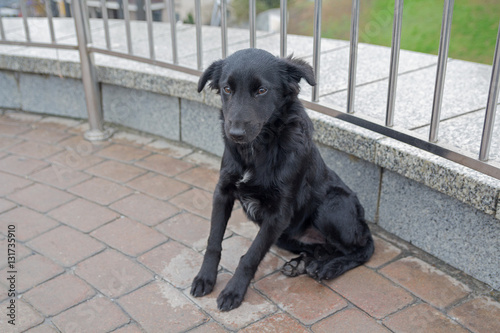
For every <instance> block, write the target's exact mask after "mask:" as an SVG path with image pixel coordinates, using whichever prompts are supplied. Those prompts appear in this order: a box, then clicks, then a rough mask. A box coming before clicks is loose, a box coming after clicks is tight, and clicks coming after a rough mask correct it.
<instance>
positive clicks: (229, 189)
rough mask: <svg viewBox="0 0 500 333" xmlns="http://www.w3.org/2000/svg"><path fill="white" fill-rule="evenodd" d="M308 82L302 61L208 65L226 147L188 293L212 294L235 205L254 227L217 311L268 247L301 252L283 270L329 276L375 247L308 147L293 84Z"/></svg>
mask: <svg viewBox="0 0 500 333" xmlns="http://www.w3.org/2000/svg"><path fill="white" fill-rule="evenodd" d="M301 79H305V80H306V81H307V82H308V83H309V84H310V85H314V84H315V81H314V74H313V71H312V68H311V66H310V65H308V64H307V63H306V62H305V61H302V60H299V59H293V58H291V57H289V58H286V59H282V58H277V57H274V56H272V55H271V54H270V53H268V52H266V51H263V50H258V49H247V50H242V51H238V52H236V53H234V54H233V55H231V56H230V57H228V58H227V59H225V60H219V61H216V62H214V63H213V64H212V65H211V66H210V67H208V68H207V70H206V71H205V72H204V73H203V75H202V76H201V78H200V81H199V84H198V91H201V90H202V89H203V88H204V86H205V85H206V83H207V82H208V81H211V83H210V85H209V86H210V88H212V89H214V90H217V92H218V93H219V94H220V95H221V98H222V112H221V118H222V122H223V137H224V143H225V150H224V155H223V157H222V165H221V170H220V178H219V182H218V184H217V187H216V189H215V193H214V198H213V211H212V222H211V229H210V236H209V238H208V246H207V250H206V253H205V257H204V260H203V264H202V267H201V269H200V272H199V273H198V275H197V276H196V277H195V279H194V281H193V284H192V288H191V294H192V295H194V296H197V297H198V296H203V295H206V294H208V293H210V292H211V291H212V289H213V287H214V284H215V281H216V278H217V267H218V264H219V260H220V256H221V251H222V247H221V243H222V238H223V235H224V232H225V229H226V226H227V221H228V219H229V217H230V215H231V211H232V208H233V204H234V201H235V200H239V201H240V202H241V204H242V206H243V209H244V210H245V212H246V214H247V215H248V217H249V218H250V219H251V220H253V221H254V222H256V223H257V224H258V225H259V226H260V231H259V232H258V234H257V236H256V238H255V240H254V241H253V243H252V245H251V246H250V248H249V249H248V252H247V253H246V254H245V255H244V256H243V257H241V259H240V262H239V265H238V267H237V269H236V271H235V273H234V276H233V277H232V279H231V280H230V281H229V282H228V284H227V285H226V287H225V288H224V290H223V291H222V292H221V293H220V295H219V296H218V298H217V304H218V307H219V309H220V310H222V311H228V310H231V309H234V308H236V307H238V306H239V305H240V304H241V302H242V301H243V298H244V296H245V293H246V290H247V288H248V285H249V284H250V281H251V280H252V278H253V277H254V274H255V271H256V270H257V267H258V265H259V263H260V261H261V260H262V258H263V257H264V255H265V254H266V253H267V252H268V251H269V249H270V247H271V246H272V245H273V244H276V245H278V246H280V247H282V248H284V249H286V250H289V251H292V252H294V253H301V256H300V257H299V258H296V259H294V260H292V261H290V262H289V263H287V264H285V266H284V267H283V270H282V272H283V274H285V275H288V276H296V275H298V274H305V273H306V274H308V275H309V276H311V277H313V278H315V279H318V280H322V279H333V278H335V277H337V276H339V275H341V274H342V273H344V272H346V271H347V270H349V269H352V268H354V267H356V266H358V265H361V264H362V263H364V262H366V261H367V260H368V259H369V258H370V257H371V255H372V253H373V250H374V245H373V240H372V237H371V233H370V230H369V228H368V226H367V224H366V223H365V220H364V211H363V207H362V206H361V204H360V203H359V201H358V198H357V197H356V195H355V194H354V193H353V192H352V191H351V190H350V189H349V188H348V187H347V186H346V185H345V184H344V183H343V182H342V180H341V179H340V178H339V177H338V176H337V175H336V174H335V173H334V172H333V171H332V170H330V169H329V168H328V167H327V166H326V165H325V163H324V161H323V159H322V158H321V156H320V154H319V151H318V149H317V148H316V146H315V145H314V143H313V141H312V132H313V125H312V122H311V120H310V119H309V117H308V116H307V114H306V112H305V110H304V107H303V106H302V104H301V103H300V101H299V100H298V97H297V95H298V93H299V82H300V80H301Z"/></svg>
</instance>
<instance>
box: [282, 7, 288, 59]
mask: <svg viewBox="0 0 500 333" xmlns="http://www.w3.org/2000/svg"><path fill="white" fill-rule="evenodd" d="M286 5H287V0H280V57H282V58H284V57H286V53H287V43H286V42H287V18H288V15H287V14H288V12H287V9H286V7H287V6H286Z"/></svg>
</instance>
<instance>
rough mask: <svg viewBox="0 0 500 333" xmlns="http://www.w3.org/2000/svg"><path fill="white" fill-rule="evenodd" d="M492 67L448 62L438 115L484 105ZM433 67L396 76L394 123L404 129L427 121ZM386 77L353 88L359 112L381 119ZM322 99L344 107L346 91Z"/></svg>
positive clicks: (430, 109)
mask: <svg viewBox="0 0 500 333" xmlns="http://www.w3.org/2000/svg"><path fill="white" fill-rule="evenodd" d="M490 76H491V67H490V66H487V65H482V64H476V63H471V62H466V61H461V60H452V61H450V62H449V63H448V67H447V72H446V80H445V87H444V94H443V106H442V109H441V119H447V118H451V117H455V116H457V115H460V114H464V113H467V112H470V111H475V110H479V109H481V108H484V107H485V106H486V99H487V97H488V86H489V80H490ZM435 77H436V67H435V66H431V67H428V68H425V69H421V70H417V71H413V72H409V73H406V74H402V75H400V76H399V78H398V89H397V95H396V107H395V120H394V122H395V124H396V125H398V126H402V127H404V128H407V129H412V128H415V127H419V126H425V125H428V124H430V120H431V112H432V100H433V96H434V84H435ZM387 86H388V81H387V79H384V80H381V81H377V82H374V83H370V84H366V85H363V86H359V87H357V88H356V100H355V103H354V109H355V111H356V112H359V113H360V114H362V115H366V116H370V117H373V118H374V119H376V120H378V121H381V122H384V121H385V113H386V103H387ZM320 101H321V102H322V103H326V104H333V105H338V106H340V107H341V108H344V109H345V107H346V104H347V92H346V91H342V92H338V93H334V94H331V95H327V96H325V97H323V98H321V100H320Z"/></svg>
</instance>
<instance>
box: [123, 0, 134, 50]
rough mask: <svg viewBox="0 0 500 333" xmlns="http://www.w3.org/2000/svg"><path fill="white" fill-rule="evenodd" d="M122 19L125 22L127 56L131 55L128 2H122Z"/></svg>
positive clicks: (126, 0)
mask: <svg viewBox="0 0 500 333" xmlns="http://www.w3.org/2000/svg"><path fill="white" fill-rule="evenodd" d="M123 19H124V20H125V34H126V35H127V50H128V54H133V53H134V50H133V48H132V32H131V30H130V8H129V3H128V0H123Z"/></svg>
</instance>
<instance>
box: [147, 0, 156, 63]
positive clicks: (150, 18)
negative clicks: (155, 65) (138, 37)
mask: <svg viewBox="0 0 500 333" xmlns="http://www.w3.org/2000/svg"><path fill="white" fill-rule="evenodd" d="M145 5H146V21H147V25H148V42H149V57H150V58H151V59H153V60H154V59H155V44H154V38H153V12H152V11H151V0H146V1H145Z"/></svg>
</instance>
